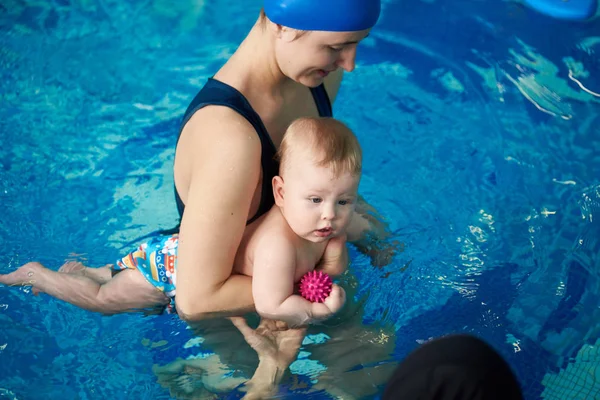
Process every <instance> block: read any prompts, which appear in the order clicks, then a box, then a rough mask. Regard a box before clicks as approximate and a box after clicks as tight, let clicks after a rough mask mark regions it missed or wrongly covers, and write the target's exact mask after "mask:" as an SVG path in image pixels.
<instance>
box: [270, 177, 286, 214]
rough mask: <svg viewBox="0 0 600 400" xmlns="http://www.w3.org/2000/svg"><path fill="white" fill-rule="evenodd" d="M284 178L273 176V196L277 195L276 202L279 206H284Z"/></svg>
mask: <svg viewBox="0 0 600 400" xmlns="http://www.w3.org/2000/svg"><path fill="white" fill-rule="evenodd" d="M284 194H285V193H284V189H283V178H282V177H281V176H274V177H273V197H275V204H276V205H277V206H278V207H283V196H284Z"/></svg>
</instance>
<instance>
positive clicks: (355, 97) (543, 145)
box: [0, 0, 600, 400]
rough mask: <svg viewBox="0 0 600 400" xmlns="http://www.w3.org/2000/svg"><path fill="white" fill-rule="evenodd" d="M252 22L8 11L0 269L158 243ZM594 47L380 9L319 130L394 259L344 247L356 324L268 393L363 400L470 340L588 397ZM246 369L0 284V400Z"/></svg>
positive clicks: (494, 17) (218, 8)
mask: <svg viewBox="0 0 600 400" xmlns="http://www.w3.org/2000/svg"><path fill="white" fill-rule="evenodd" d="M173 3H175V5H173ZM259 8H260V2H259V1H253V2H240V1H236V0H222V1H219V2H205V1H203V0H195V1H191V0H182V1H178V2H168V1H166V0H146V1H142V0H140V1H129V2H122V1H116V0H102V1H99V0H77V1H68V0H54V1H51V2H34V1H31V0H27V1H14V0H3V1H1V2H0V74H1V79H0V89H1V90H0V96H1V102H0V134H1V137H2V146H0V199H1V205H2V213H0V245H1V246H2V248H3V249H4V251H3V252H2V254H1V255H0V273H6V272H9V271H12V270H14V269H15V268H16V267H18V266H19V265H21V264H23V263H25V262H27V261H30V260H33V259H35V260H39V261H41V262H43V263H45V264H47V265H48V266H50V267H52V268H58V267H59V266H60V265H61V263H62V262H63V261H64V260H65V259H79V260H83V261H85V262H86V263H88V264H91V265H94V266H97V265H104V264H106V263H109V262H112V261H113V260H114V259H116V258H117V257H118V256H119V255H120V254H121V250H120V247H122V246H123V244H124V243H126V242H128V241H129V240H133V239H135V238H136V237H138V236H140V235H142V234H144V233H147V232H149V231H151V230H155V229H158V228H165V227H171V226H173V224H174V223H175V221H176V217H177V215H176V209H175V203H174V200H173V193H172V185H173V179H172V174H171V168H172V162H173V155H174V143H175V138H176V130H177V126H178V123H179V119H180V117H181V115H182V113H183V111H184V110H185V108H186V107H187V105H188V103H189V101H190V100H191V98H192V97H193V95H194V94H195V93H196V91H197V90H198V89H199V88H200V86H201V85H202V84H203V82H204V81H205V80H206V79H207V78H208V77H209V76H211V75H212V74H213V73H214V72H215V71H216V70H217V69H218V67H219V66H220V65H221V64H222V63H223V62H224V60H225V59H226V58H227V57H228V56H229V55H230V54H232V53H233V51H234V50H235V48H236V46H237V44H238V43H239V42H240V41H241V40H242V38H243V37H244V35H245V33H246V32H247V31H248V29H249V28H250V26H251V24H252V23H253V22H254V20H255V18H256V16H257V14H258V10H259ZM599 32H600V20H599V19H597V18H596V19H592V20H590V21H588V22H584V23H570V22H564V21H558V20H553V19H550V18H548V17H545V16H542V15H540V14H537V13H536V12H534V11H531V10H528V9H526V8H524V7H522V6H520V5H519V4H517V3H513V2H509V1H504V2H487V1H475V0H472V1H466V0H452V1H450V0H421V1H411V2H408V1H399V0H389V1H384V2H383V13H382V17H381V19H380V23H379V24H378V26H377V27H376V29H375V30H374V31H373V32H372V34H371V35H370V37H369V38H368V39H367V40H365V42H364V44H361V46H360V50H359V55H358V65H357V68H356V71H354V72H353V73H352V74H348V75H347V76H346V78H345V80H344V84H343V86H342V88H341V90H340V93H339V96H338V100H337V101H336V104H335V107H334V113H335V115H336V116H337V117H339V118H341V119H343V120H344V121H346V122H347V123H348V124H349V125H350V126H351V127H352V128H353V129H354V130H355V131H356V132H357V134H358V136H359V138H360V140H361V143H362V145H363V149H364V154H365V173H364V179H363V181H362V183H361V192H362V194H363V195H364V196H365V197H366V198H367V199H368V200H369V201H370V202H371V203H372V204H373V205H375V206H376V207H377V209H378V210H379V211H380V212H381V213H382V214H383V215H384V216H385V217H386V218H387V220H388V221H389V224H390V229H391V230H392V232H393V239H395V240H398V241H399V242H400V243H401V246H400V249H402V250H403V251H402V252H400V253H399V254H398V255H397V256H396V257H395V258H394V260H393V261H392V263H391V264H390V265H388V266H386V267H384V268H382V269H378V268H375V267H373V266H371V265H370V262H369V260H368V259H367V258H366V257H365V256H363V255H360V254H358V253H357V252H356V251H354V250H352V251H353V252H352V258H353V264H352V272H353V274H354V276H355V277H356V278H357V282H358V284H357V285H356V293H355V299H356V300H357V302H359V306H360V307H359V309H362V310H363V311H362V312H357V313H356V314H354V316H351V315H345V316H341V317H340V318H339V319H338V320H337V321H334V323H332V324H331V325H333V326H326V327H317V328H313V330H312V331H311V333H310V335H309V336H308V338H307V339H306V341H305V343H304V345H303V348H302V351H301V353H300V354H299V358H298V361H296V362H295V363H294V364H293V365H292V372H293V374H292V375H291V376H290V377H289V378H288V379H286V380H285V381H284V382H283V384H282V387H281V394H283V395H285V396H287V397H297V398H328V394H327V392H329V393H331V394H334V395H338V396H340V397H341V398H353V397H352V396H351V395H354V396H355V397H356V398H367V399H368V398H376V397H377V395H378V394H379V393H380V392H381V388H382V385H383V384H384V383H385V379H386V378H387V376H388V375H389V372H390V370H391V369H392V368H393V367H394V366H395V363H396V362H397V361H398V360H401V359H402V358H403V357H404V356H405V355H406V354H407V353H408V352H409V351H411V350H412V349H414V348H415V347H416V346H417V345H418V344H419V343H422V342H423V341H425V340H427V339H429V338H431V337H436V336H439V335H443V334H446V333H451V332H470V333H473V334H476V335H479V336H480V337H483V338H484V339H486V340H488V341H489V342H490V343H491V344H492V345H493V346H494V347H495V348H496V349H498V350H499V351H500V352H501V353H502V354H503V355H504V356H505V357H506V358H507V360H508V362H509V363H510V365H511V366H512V367H513V369H514V370H515V372H516V373H517V375H518V377H519V379H520V380H521V382H522V384H523V388H524V391H525V394H526V398H527V399H539V398H544V399H553V400H554V399H556V400H559V399H560V400H564V399H594V398H600V394H599V393H600V324H598V323H597V321H599V320H600V307H599V305H600V279H599V272H598V271H599V267H600V257H599V254H600V235H599V234H600V225H599V220H600V155H599V154H600V116H599V110H600V97H599V93H600V33H599ZM357 321H358V322H357ZM255 365H256V359H255V358H253V357H252V353H251V351H249V350H248V349H247V346H245V345H244V343H243V341H242V340H241V338H240V337H239V335H236V332H234V331H232V329H231V326H230V325H227V324H225V323H215V324H214V326H213V325H211V326H209V327H206V328H205V329H204V330H203V331H202V332H197V333H194V332H192V331H191V330H189V329H186V326H185V324H183V323H181V322H180V321H179V320H177V318H172V317H167V316H155V317H142V316H137V315H133V316H132V315H126V316H115V317H100V316H98V315H96V314H92V313H89V312H85V311H82V310H79V309H77V308H75V307H72V306H70V305H67V304H64V303H61V302H59V301H56V300H54V299H51V298H48V297H46V296H38V297H36V296H33V295H32V294H31V293H30V292H29V291H28V290H27V289H23V288H20V289H18V288H0V398H10V399H12V398H18V399H102V398H113V399H150V398H151V399H170V398H177V399H191V398H211V397H210V396H211V395H212V393H217V394H218V395H219V396H221V397H226V396H227V394H228V393H229V392H230V390H231V389H232V388H233V387H235V386H237V385H238V384H239V383H240V382H241V381H243V380H244V379H247V378H248V376H249V374H250V373H251V372H252V367H253V366H255ZM223 377H225V378H223Z"/></svg>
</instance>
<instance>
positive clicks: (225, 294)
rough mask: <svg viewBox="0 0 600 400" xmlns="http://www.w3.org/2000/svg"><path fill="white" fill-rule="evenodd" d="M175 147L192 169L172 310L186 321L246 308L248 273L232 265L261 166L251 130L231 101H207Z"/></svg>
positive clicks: (249, 291) (249, 300) (250, 306)
mask: <svg viewBox="0 0 600 400" xmlns="http://www.w3.org/2000/svg"><path fill="white" fill-rule="evenodd" d="M205 111H208V112H205ZM178 151H181V152H182V155H183V154H185V152H187V158H185V161H186V163H187V164H186V163H184V162H181V163H180V164H179V165H180V166H183V167H184V168H190V169H191V177H190V181H189V189H188V191H187V196H186V199H185V211H184V214H183V217H182V221H181V228H180V234H179V249H178V259H177V297H176V304H177V311H178V313H179V315H180V316H181V318H183V319H184V320H186V321H196V320H201V319H205V318H210V317H216V316H221V315H223V316H225V315H241V314H243V313H244V312H247V311H251V310H253V300H252V289H251V279H250V278H249V277H247V276H242V275H232V270H233V262H234V258H235V254H236V252H237V249H238V246H239V244H240V242H241V238H242V234H243V232H244V229H245V227H246V220H247V219H248V213H249V210H250V206H251V203H252V198H253V196H254V193H255V190H256V187H257V185H258V182H259V178H260V173H261V163H260V159H261V145H260V141H259V138H258V136H257V134H256V131H255V130H254V128H253V127H252V125H250V123H248V122H247V121H246V119H244V118H243V117H242V116H240V115H239V114H238V113H236V112H234V111H233V110H231V109H229V108H226V107H214V106H211V107H210V109H208V107H207V108H206V109H202V110H200V111H198V112H197V113H196V114H195V115H194V116H193V117H192V119H191V120H190V121H189V122H188V124H187V125H186V127H185V129H184V131H183V133H182V137H181V138H180V141H179V144H178ZM178 155H179V154H178ZM181 160H182V161H183V160H184V158H182V159H181ZM177 166H178V164H177V163H176V168H177Z"/></svg>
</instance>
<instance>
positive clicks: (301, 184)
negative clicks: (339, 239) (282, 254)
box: [283, 163, 360, 242]
mask: <svg viewBox="0 0 600 400" xmlns="http://www.w3.org/2000/svg"><path fill="white" fill-rule="evenodd" d="M302 164H304V165H296V166H295V167H292V168H290V169H289V170H288V173H287V174H286V178H285V182H284V199H283V204H284V215H285V218H286V220H287V222H288V224H289V225H290V227H291V228H292V230H293V231H294V232H295V233H296V234H297V235H298V236H300V237H302V238H304V239H306V240H309V241H311V242H322V241H325V240H327V239H331V238H332V237H335V236H340V235H342V234H344V233H345V232H346V228H347V227H348V224H349V223H350V220H351V218H352V215H353V214H354V209H355V207H356V199H357V192H358V185H359V182H360V176H355V175H351V174H350V173H347V172H344V173H341V174H339V175H338V176H335V175H334V174H333V172H332V170H331V169H330V168H327V167H320V166H317V165H314V163H302Z"/></svg>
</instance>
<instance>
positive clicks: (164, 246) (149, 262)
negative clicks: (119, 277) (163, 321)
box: [113, 234, 179, 314]
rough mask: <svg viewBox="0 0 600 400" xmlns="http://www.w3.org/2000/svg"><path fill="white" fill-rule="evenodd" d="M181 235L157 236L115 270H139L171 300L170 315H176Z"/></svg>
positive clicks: (124, 259)
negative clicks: (178, 253) (176, 288)
mask: <svg viewBox="0 0 600 400" xmlns="http://www.w3.org/2000/svg"><path fill="white" fill-rule="evenodd" d="M178 243H179V235H177V234H175V235H170V236H157V237H154V238H152V239H150V240H149V241H148V242H146V243H144V244H142V245H141V246H140V247H138V249H137V250H135V251H133V252H131V253H129V254H127V255H126V256H125V257H123V258H121V259H120V260H117V262H116V264H115V266H114V267H113V269H114V270H115V271H122V270H124V269H127V268H129V269H137V270H138V271H140V272H141V273H142V275H143V276H144V277H145V278H146V280H148V282H150V283H151V284H152V285H153V286H154V287H155V288H157V289H158V290H160V291H161V292H163V293H164V294H165V295H166V296H167V297H168V298H169V299H170V300H171V302H170V304H168V305H167V307H166V312H167V313H168V314H174V313H176V310H175V286H176V276H177V273H176V272H177V244H178Z"/></svg>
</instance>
